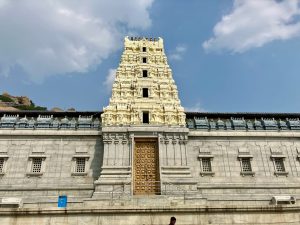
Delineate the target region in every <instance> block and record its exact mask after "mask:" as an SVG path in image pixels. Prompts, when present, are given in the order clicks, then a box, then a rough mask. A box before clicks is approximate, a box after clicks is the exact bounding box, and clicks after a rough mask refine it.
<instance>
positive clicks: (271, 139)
mask: <svg viewBox="0 0 300 225" xmlns="http://www.w3.org/2000/svg"><path fill="white" fill-rule="evenodd" d="M62 197H63V198H64V199H67V201H66V202H67V204H64V205H61V204H60V200H61V199H62ZM299 198H300V114H298V113H207V112H184V109H183V107H182V106H181V102H180V99H179V95H178V90H177V87H176V84H175V81H174V79H173V77H172V71H171V69H170V67H169V65H168V62H167V58H166V55H165V53H164V46H163V40H162V39H161V38H131V37H126V38H125V39H124V52H123V54H122V56H121V62H120V65H119V67H118V69H117V71H116V78H115V81H114V84H113V88H112V96H111V98H110V101H109V105H108V106H107V107H105V108H104V109H103V111H98V112H47V111H43V112H42V111H41V112H39V111H16V112H11V111H7V112H5V111H0V200H1V201H0V223H1V224H20V225H21V224H22V225H29V224H33V223H36V222H37V221H38V223H40V224H99V225H100V224H111V225H113V224H126V225H127V224H128V225H129V224H130V225H137V224H153V225H158V224H167V223H168V222H169V221H168V220H169V218H170V216H176V217H177V221H178V224H186V225H187V224H215V225H216V224H288V225H291V224H299V221H300V213H299V212H300V207H299V202H298V201H297V199H299Z"/></svg>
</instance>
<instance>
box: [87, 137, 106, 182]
mask: <svg viewBox="0 0 300 225" xmlns="http://www.w3.org/2000/svg"><path fill="white" fill-rule="evenodd" d="M94 148H95V151H94V157H92V161H91V164H90V167H91V168H90V169H91V170H92V171H93V172H92V177H93V179H94V180H97V179H98V178H99V176H100V171H101V168H102V164H103V149H104V145H103V142H102V140H101V139H100V138H99V139H98V140H97V141H96V144H95V146H94Z"/></svg>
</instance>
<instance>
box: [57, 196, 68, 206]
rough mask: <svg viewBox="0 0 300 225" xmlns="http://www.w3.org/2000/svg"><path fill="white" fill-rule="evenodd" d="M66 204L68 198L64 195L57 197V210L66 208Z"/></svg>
mask: <svg viewBox="0 0 300 225" xmlns="http://www.w3.org/2000/svg"><path fill="white" fill-rule="evenodd" d="M67 202H68V197H67V196H66V195H61V196H58V203H57V207H59V208H66V207H67Z"/></svg>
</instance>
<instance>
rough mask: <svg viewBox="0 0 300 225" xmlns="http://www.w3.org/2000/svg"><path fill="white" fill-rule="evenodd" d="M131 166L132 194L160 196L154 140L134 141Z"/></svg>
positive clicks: (156, 147) (156, 149)
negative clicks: (132, 172) (132, 174)
mask: <svg viewBox="0 0 300 225" xmlns="http://www.w3.org/2000/svg"><path fill="white" fill-rule="evenodd" d="M133 165H134V168H133V171H134V177H133V180H134V184H133V193H134V194H135V195H143V194H146V195H149V194H150V195H155V194H160V181H159V162H158V144H157V140H156V139H135V148H134V159H133Z"/></svg>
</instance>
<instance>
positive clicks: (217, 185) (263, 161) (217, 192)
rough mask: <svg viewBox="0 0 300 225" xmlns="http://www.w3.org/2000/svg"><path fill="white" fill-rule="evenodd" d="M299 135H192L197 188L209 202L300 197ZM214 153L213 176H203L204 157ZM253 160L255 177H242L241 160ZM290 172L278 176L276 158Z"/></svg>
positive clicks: (191, 159)
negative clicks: (240, 158) (202, 164)
mask: <svg viewBox="0 0 300 225" xmlns="http://www.w3.org/2000/svg"><path fill="white" fill-rule="evenodd" d="M298 136H299V134H298V133H297V132H282V133H280V132H271V131H269V132H243V131H240V132H218V131H214V132H190V137H189V143H188V155H189V165H190V167H191V170H192V176H193V177H194V178H195V179H196V180H197V189H198V191H199V192H200V193H201V194H202V196H203V197H204V198H207V199H208V200H252V201H259V200H268V201H269V200H270V199H271V197H272V196H274V195H293V196H296V197H297V198H299V197H300V185H299V183H300V162H299V159H298V149H299V150H300V139H299V137H298ZM204 153H205V154H210V156H211V160H212V161H211V162H212V172H213V174H207V175H206V174H204V175H203V174H202V170H201V164H200V160H201V156H203V155H205V154H204ZM241 156H247V157H251V158H250V162H251V166H252V170H253V172H254V174H249V175H244V176H243V175H242V174H241V163H240V160H239V157H241ZM277 157H278V158H283V162H284V166H285V170H286V173H276V170H275V166H274V162H273V160H274V158H277Z"/></svg>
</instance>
